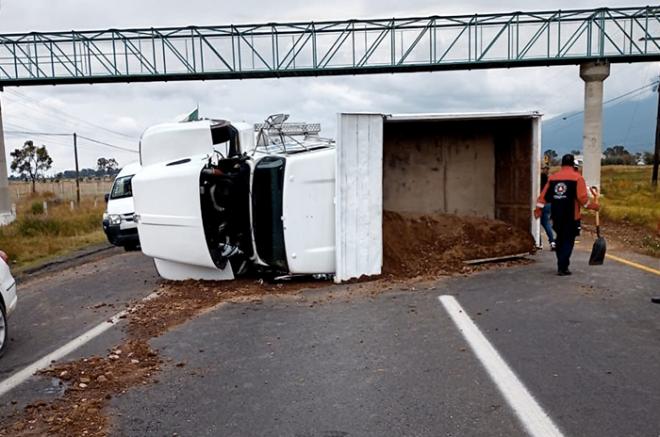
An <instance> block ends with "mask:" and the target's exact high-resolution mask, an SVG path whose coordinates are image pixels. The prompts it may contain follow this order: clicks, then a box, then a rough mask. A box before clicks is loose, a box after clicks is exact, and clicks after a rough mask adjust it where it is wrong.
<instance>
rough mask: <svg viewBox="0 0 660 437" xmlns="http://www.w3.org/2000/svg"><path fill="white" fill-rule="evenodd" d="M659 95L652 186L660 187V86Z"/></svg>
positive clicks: (659, 87)
mask: <svg viewBox="0 0 660 437" xmlns="http://www.w3.org/2000/svg"><path fill="white" fill-rule="evenodd" d="M655 89H656V91H657V93H658V112H657V113H656V115H655V152H654V153H653V174H652V175H651V185H653V186H654V187H656V188H657V187H658V165H659V164H660V84H659V85H657V86H656V87H655Z"/></svg>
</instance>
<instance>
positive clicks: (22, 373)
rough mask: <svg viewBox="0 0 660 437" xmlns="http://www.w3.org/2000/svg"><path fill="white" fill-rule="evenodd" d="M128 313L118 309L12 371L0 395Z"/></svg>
mask: <svg viewBox="0 0 660 437" xmlns="http://www.w3.org/2000/svg"><path fill="white" fill-rule="evenodd" d="M156 296H158V294H156V293H151V294H150V295H149V296H147V297H145V298H144V299H142V301H143V302H145V301H148V300H151V299H153V298H154V297H156ZM128 313H129V310H124V311H120V312H118V313H117V314H115V315H114V316H112V317H111V318H110V319H109V320H106V321H104V322H101V323H99V324H98V325H96V326H95V327H93V328H92V329H90V330H89V331H86V332H84V333H83V334H82V335H80V336H78V337H76V338H74V339H73V340H71V341H70V342H68V343H67V344H65V345H64V346H62V347H60V348H59V349H56V350H54V351H53V352H51V353H49V354H48V355H46V356H44V357H43V358H40V359H39V360H37V361H35V362H34V363H32V364H30V365H29V366H27V367H25V368H23V369H21V370H19V371H18V372H16V373H14V374H13V375H11V376H10V377H9V378H7V379H5V380H4V381H2V382H0V397H2V396H4V395H5V394H6V393H8V392H9V391H10V390H12V389H13V388H14V387H16V386H18V385H20V384H22V383H24V382H25V381H27V380H28V379H29V378H30V377H31V376H32V375H34V374H35V373H36V372H38V371H40V370H43V369H45V368H47V367H48V366H50V365H51V364H52V362H53V361H57V360H59V359H61V358H64V357H65V356H66V355H68V354H70V353H71V352H73V351H75V350H76V349H78V348H79V347H81V346H83V345H85V344H86V343H87V342H89V341H90V340H93V339H94V338H96V337H98V336H99V335H101V334H103V333H104V332H105V331H107V330H108V329H110V328H112V327H113V326H115V325H116V324H117V323H119V321H120V320H121V319H122V318H123V317H124V316H126V315H127V314H128Z"/></svg>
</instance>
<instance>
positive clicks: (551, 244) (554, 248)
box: [550, 241, 557, 252]
mask: <svg viewBox="0 0 660 437" xmlns="http://www.w3.org/2000/svg"><path fill="white" fill-rule="evenodd" d="M556 249H557V244H556V243H555V242H554V241H551V242H550V251H552V252H554V251H555V250H556Z"/></svg>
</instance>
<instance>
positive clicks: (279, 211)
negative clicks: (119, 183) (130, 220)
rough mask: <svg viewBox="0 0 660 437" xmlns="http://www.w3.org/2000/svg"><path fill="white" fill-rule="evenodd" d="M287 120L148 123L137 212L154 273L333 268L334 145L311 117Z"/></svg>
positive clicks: (219, 274)
mask: <svg viewBox="0 0 660 437" xmlns="http://www.w3.org/2000/svg"><path fill="white" fill-rule="evenodd" d="M285 120H286V116H283V115H280V116H274V117H269V119H268V120H267V121H266V123H262V124H258V125H248V124H246V123H232V122H229V121H226V120H201V121H192V122H185V123H167V124H163V125H158V126H154V127H152V128H150V129H148V130H147V131H146V132H145V134H144V135H143V137H142V140H141V145H140V158H141V163H142V170H141V171H140V173H139V174H138V175H137V176H136V177H135V178H134V180H133V190H134V195H135V209H136V219H137V222H138V229H139V234H140V240H141V246H142V251H143V252H144V253H145V254H146V255H148V256H151V257H153V258H154V260H155V263H156V267H157V269H158V272H159V274H160V275H161V276H163V277H164V278H167V279H173V280H181V279H212V280H224V279H233V278H234V277H236V276H240V275H245V274H250V273H254V272H260V273H267V274H273V275H291V274H316V273H332V272H333V271H334V262H335V261H334V203H333V197H334V165H335V149H334V144H333V142H332V141H330V140H326V139H322V138H320V137H318V135H317V134H318V130H319V129H320V127H317V126H318V125H307V124H301V123H296V124H294V123H285ZM310 126H311V127H312V129H310Z"/></svg>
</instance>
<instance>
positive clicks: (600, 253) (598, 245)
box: [589, 187, 607, 266]
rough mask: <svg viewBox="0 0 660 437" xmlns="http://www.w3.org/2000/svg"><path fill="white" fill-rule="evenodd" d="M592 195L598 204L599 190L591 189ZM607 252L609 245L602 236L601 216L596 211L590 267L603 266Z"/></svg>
mask: <svg viewBox="0 0 660 437" xmlns="http://www.w3.org/2000/svg"><path fill="white" fill-rule="evenodd" d="M591 193H592V194H593V195H594V198H595V199H596V202H598V196H599V194H598V188H596V187H591ZM606 250H607V243H606V242H605V238H603V237H601V236H600V215H599V212H598V211H596V241H594V245H593V247H592V248H591V256H590V257H589V265H590V266H601V265H603V261H604V260H605V251H606Z"/></svg>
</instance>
